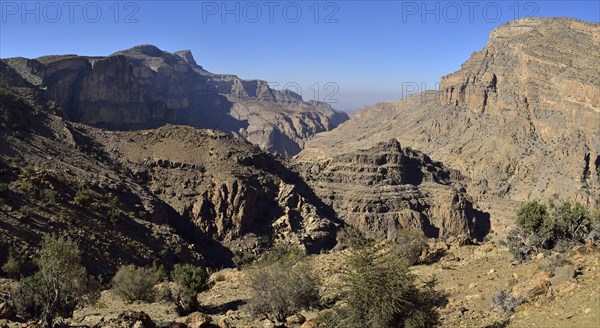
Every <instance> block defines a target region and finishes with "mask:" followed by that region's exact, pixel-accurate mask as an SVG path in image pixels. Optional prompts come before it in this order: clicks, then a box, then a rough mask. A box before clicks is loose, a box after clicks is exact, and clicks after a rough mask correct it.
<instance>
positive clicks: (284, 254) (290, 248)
mask: <svg viewBox="0 0 600 328" xmlns="http://www.w3.org/2000/svg"><path fill="white" fill-rule="evenodd" d="M305 256H306V252H305V251H304V250H303V249H302V248H300V247H298V246H294V245H290V244H286V243H281V244H276V245H274V246H273V247H272V248H271V249H270V250H269V251H268V252H265V253H263V254H262V256H261V257H260V259H259V263H260V264H263V265H268V264H273V263H296V262H298V261H301V260H302V259H304V257H305Z"/></svg>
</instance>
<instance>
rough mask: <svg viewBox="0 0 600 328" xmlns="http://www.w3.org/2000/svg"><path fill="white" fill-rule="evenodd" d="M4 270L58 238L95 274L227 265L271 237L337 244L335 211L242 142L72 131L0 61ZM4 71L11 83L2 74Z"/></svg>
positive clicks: (199, 133)
mask: <svg viewBox="0 0 600 328" xmlns="http://www.w3.org/2000/svg"><path fill="white" fill-rule="evenodd" d="M0 69H2V71H3V75H2V81H1V82H2V83H0V96H1V99H0V100H1V101H0V106H1V107H0V109H1V113H2V115H1V116H0V134H1V135H2V138H0V159H1V162H0V169H1V175H0V183H1V184H2V188H1V189H0V196H1V199H0V200H1V202H0V210H1V212H0V236H1V238H0V246H1V247H0V262H2V263H3V262H4V261H5V259H6V257H7V255H8V252H9V250H11V249H12V250H14V251H15V252H17V254H22V255H23V256H25V257H27V256H30V255H33V254H34V252H35V249H36V248H37V247H38V246H39V243H40V241H41V238H42V236H43V234H45V233H59V232H60V233H65V234H67V235H70V236H72V237H73V238H75V239H76V240H77V241H78V242H79V243H80V244H81V247H82V249H83V257H84V259H85V261H86V265H87V266H88V269H89V270H90V271H91V272H93V273H108V274H110V273H114V271H115V269H116V267H117V266H118V265H121V264H126V263H135V264H138V265H149V264H151V263H152V262H153V261H158V262H159V263H163V264H165V265H166V266H167V267H169V266H171V265H173V264H174V263H177V262H182V261H183V262H192V263H199V262H204V263H206V264H209V265H215V266H217V265H218V266H222V265H230V264H231V259H232V257H233V255H234V253H236V252H247V253H250V255H252V254H256V253H258V252H260V251H261V250H262V249H264V248H266V247H268V246H269V245H271V244H272V243H273V242H274V241H276V240H286V241H288V242H290V243H294V244H299V245H302V246H304V247H306V248H307V249H308V251H314V252H316V251H319V250H321V249H322V248H327V247H332V246H333V245H334V244H335V230H336V228H335V224H336V223H335V214H334V213H333V212H332V211H331V209H329V208H328V207H327V206H326V205H324V204H323V203H322V202H320V200H319V199H318V198H317V197H316V196H314V195H313V194H312V192H311V191H310V189H309V188H308V187H307V186H306V185H305V184H304V183H303V182H302V180H301V179H300V178H298V177H297V175H296V174H294V173H293V172H291V171H290V170H289V169H287V168H286V167H285V166H284V164H283V163H282V162H280V161H279V160H277V159H276V158H275V157H273V156H271V155H268V154H266V153H264V152H263V151H261V150H260V149H259V148H258V147H256V146H253V145H252V144H250V143H249V142H247V141H245V140H243V139H241V138H236V137H233V136H231V135H230V134H226V133H224V132H217V131H205V130H198V129H195V128H192V127H186V126H167V127H163V128H161V129H158V130H151V131H135V132H116V131H106V130H100V129H96V128H93V127H90V126H86V125H82V124H77V123H71V122H68V121H66V120H64V119H62V118H61V117H60V116H57V115H54V114H57V113H62V112H63V111H62V108H61V107H57V106H56V107H51V105H52V104H53V101H51V100H48V98H47V97H46V96H47V93H46V91H45V90H42V89H39V88H34V87H33V86H32V85H31V84H30V83H28V82H27V81H24V80H23V79H21V78H20V76H19V75H18V74H16V73H15V72H14V71H12V69H11V68H10V67H8V66H6V65H3V64H1V63H0ZM4 73H6V74H4Z"/></svg>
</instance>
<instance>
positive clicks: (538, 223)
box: [516, 201, 548, 231]
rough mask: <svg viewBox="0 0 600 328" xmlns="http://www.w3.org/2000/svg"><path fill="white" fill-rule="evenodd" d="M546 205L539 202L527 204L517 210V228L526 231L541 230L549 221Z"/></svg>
mask: <svg viewBox="0 0 600 328" xmlns="http://www.w3.org/2000/svg"><path fill="white" fill-rule="evenodd" d="M547 217H548V211H547V208H546V205H543V204H540V203H538V202H537V201H532V202H527V203H525V204H523V205H522V206H521V207H520V208H519V209H518V210H517V219H516V221H517V222H516V223H517V226H519V227H522V228H524V229H531V230H534V231H537V230H539V229H540V228H541V227H542V225H543V224H544V221H546V220H547Z"/></svg>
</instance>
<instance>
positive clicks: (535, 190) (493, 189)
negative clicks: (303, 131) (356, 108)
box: [297, 18, 600, 229]
mask: <svg viewBox="0 0 600 328" xmlns="http://www.w3.org/2000/svg"><path fill="white" fill-rule="evenodd" d="M599 40H600V25H599V24H598V23H588V22H583V21H579V20H575V19H568V18H552V19H545V18H527V19H522V20H518V21H514V22H510V23H507V24H505V25H502V26H500V27H498V28H497V29H495V30H494V31H492V32H491V35H490V39H489V41H488V43H487V45H486V46H485V48H484V49H483V50H481V51H478V52H475V53H473V54H472V56H471V57H470V58H469V59H468V60H467V61H466V62H465V63H464V64H463V65H462V67H461V69H460V70H459V71H457V72H455V73H453V74H450V75H448V76H445V77H443V78H442V79H441V83H440V90H439V91H426V92H423V93H421V94H417V95H413V96H411V97H407V98H406V99H404V100H401V101H395V102H387V103H380V104H376V105H374V106H371V107H369V108H367V109H365V110H363V111H361V112H359V113H358V114H356V115H355V116H353V117H352V119H350V120H349V121H348V122H346V123H344V124H342V125H341V126H340V127H338V128H337V129H335V130H333V131H330V132H325V133H321V134H319V135H317V136H316V137H315V138H313V139H312V140H311V141H309V142H308V143H307V145H306V147H305V150H304V151H303V152H301V153H300V154H299V155H298V159H297V160H298V161H300V162H306V161H311V160H314V159H317V160H320V161H328V160H331V159H332V158H335V157H336V156H340V155H342V154H345V153H351V152H354V151H356V150H358V149H368V148H370V147H373V146H375V145H376V144H377V143H379V142H381V141H386V140H390V139H391V138H395V139H397V140H398V141H399V142H400V143H401V144H402V145H404V146H407V147H411V148H413V149H415V150H419V151H422V152H424V153H426V154H428V155H429V156H431V158H432V159H433V160H435V161H440V162H443V163H444V164H445V165H447V166H448V167H449V168H451V169H455V170H458V171H459V172H460V173H461V174H462V175H463V176H465V177H467V178H468V181H467V184H466V187H467V191H468V192H469V194H470V195H471V197H472V198H473V200H475V201H477V202H478V203H479V204H481V206H482V207H484V208H485V209H486V210H489V211H490V212H491V213H492V216H493V217H494V220H497V221H494V224H496V228H499V227H501V226H502V225H503V220H502V219H508V218H512V215H513V214H514V209H515V208H516V206H518V204H519V203H520V202H522V201H525V200H533V199H545V198H547V197H550V196H552V195H553V194H558V195H559V197H560V198H566V199H572V200H577V201H580V202H583V203H585V204H589V205H594V204H598V201H599V200H598V195H599V194H600V80H598V76H600V66H598V62H600V52H598V47H597V45H598V42H599ZM349 183H350V184H352V181H350V182H349ZM496 228H495V229H496Z"/></svg>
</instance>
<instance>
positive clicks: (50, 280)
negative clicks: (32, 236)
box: [10, 236, 99, 328]
mask: <svg viewBox="0 0 600 328" xmlns="http://www.w3.org/2000/svg"><path fill="white" fill-rule="evenodd" d="M37 264H38V266H39V271H38V272H37V273H36V274H35V275H33V276H31V277H27V278H23V279H21V281H20V283H19V287H18V288H17V289H16V290H15V292H14V293H13V294H12V295H11V300H10V302H11V303H12V305H13V306H14V307H15V309H16V310H17V312H18V314H19V316H21V317H22V318H24V319H39V320H41V321H42V322H43V326H44V327H48V328H49V327H52V325H53V322H54V319H55V318H56V317H57V316H60V317H62V318H68V317H71V316H72V315H73V311H74V310H75V308H76V306H77V305H79V304H86V303H93V302H95V301H96V300H97V299H98V297H99V293H98V290H99V286H98V284H97V282H96V281H95V280H94V279H93V278H92V277H90V276H88V275H87V272H86V270H85V268H84V267H83V266H82V265H81V254H80V251H79V248H78V246H77V244H76V243H75V242H74V241H73V240H71V239H69V238H66V237H57V238H53V237H49V236H46V237H45V238H44V241H43V245H42V249H41V250H40V252H39V257H38V260H37Z"/></svg>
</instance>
